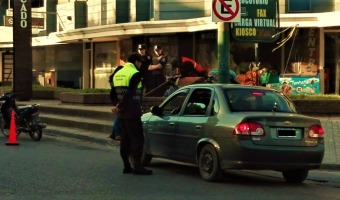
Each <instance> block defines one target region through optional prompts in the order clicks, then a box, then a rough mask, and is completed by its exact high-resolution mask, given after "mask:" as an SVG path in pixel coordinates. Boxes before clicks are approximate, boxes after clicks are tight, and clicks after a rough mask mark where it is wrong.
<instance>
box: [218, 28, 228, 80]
mask: <svg viewBox="0 0 340 200" xmlns="http://www.w3.org/2000/svg"><path fill="white" fill-rule="evenodd" d="M229 43H230V33H229V23H225V22H218V31H217V54H218V56H217V57H218V66H219V69H218V74H217V81H218V82H219V83H230V77H229V76H230V75H229V66H230V44H229Z"/></svg>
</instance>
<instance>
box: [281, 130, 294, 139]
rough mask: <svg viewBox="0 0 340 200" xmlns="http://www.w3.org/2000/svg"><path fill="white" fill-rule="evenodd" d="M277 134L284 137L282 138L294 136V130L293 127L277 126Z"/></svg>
mask: <svg viewBox="0 0 340 200" xmlns="http://www.w3.org/2000/svg"><path fill="white" fill-rule="evenodd" d="M277 136H278V137H284V138H292V137H296V130H295V128H278V129H277Z"/></svg>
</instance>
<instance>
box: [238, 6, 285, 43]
mask: <svg viewBox="0 0 340 200" xmlns="http://www.w3.org/2000/svg"><path fill="white" fill-rule="evenodd" d="M240 1H241V3H240V4H241V21H240V22H237V23H232V24H231V34H232V36H233V37H234V38H235V39H237V40H239V41H245V42H273V41H275V40H276V39H277V37H274V38H273V37H272V36H273V35H275V34H276V33H277V32H278V27H279V22H278V18H279V11H278V4H277V0H240Z"/></svg>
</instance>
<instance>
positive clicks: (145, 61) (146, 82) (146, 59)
mask: <svg viewBox="0 0 340 200" xmlns="http://www.w3.org/2000/svg"><path fill="white" fill-rule="evenodd" d="M138 53H139V54H140V55H141V56H142V65H141V66H140V69H139V71H140V73H141V75H142V79H143V80H142V84H143V90H144V89H145V93H148V92H150V91H151V88H152V72H151V71H149V70H148V68H149V66H150V64H151V62H152V60H151V56H150V55H148V54H147V46H146V44H139V45H138Z"/></svg>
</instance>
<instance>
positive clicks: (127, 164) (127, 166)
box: [122, 157, 133, 174]
mask: <svg viewBox="0 0 340 200" xmlns="http://www.w3.org/2000/svg"><path fill="white" fill-rule="evenodd" d="M122 159H123V163H124V169H123V174H130V173H132V172H133V169H132V167H131V164H130V160H129V157H124V158H123V157H122Z"/></svg>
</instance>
